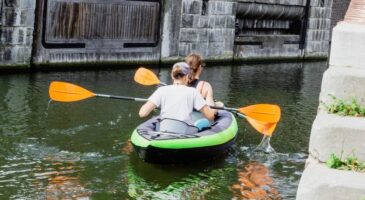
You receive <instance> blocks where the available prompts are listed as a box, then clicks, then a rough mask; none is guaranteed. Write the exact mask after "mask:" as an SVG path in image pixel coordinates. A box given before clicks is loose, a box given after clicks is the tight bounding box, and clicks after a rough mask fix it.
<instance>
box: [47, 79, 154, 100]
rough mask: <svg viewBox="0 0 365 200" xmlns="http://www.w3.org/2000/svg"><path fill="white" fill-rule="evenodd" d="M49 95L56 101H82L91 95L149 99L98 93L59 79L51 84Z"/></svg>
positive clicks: (125, 98)
mask: <svg viewBox="0 0 365 200" xmlns="http://www.w3.org/2000/svg"><path fill="white" fill-rule="evenodd" d="M49 97H50V98H51V99H52V100H54V101H60V102H74V101H81V100H84V99H87V98H91V97H104V98H111V99H123V100H131V101H141V102H145V101H147V99H143V98H136V97H126V96H114V95H107V94H96V93H93V92H91V91H89V90H87V89H85V88H82V87H80V86H78V85H75V84H72V83H67V82H59V81H53V82H52V83H51V85H50V86H49Z"/></svg>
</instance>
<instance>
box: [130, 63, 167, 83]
mask: <svg viewBox="0 0 365 200" xmlns="http://www.w3.org/2000/svg"><path fill="white" fill-rule="evenodd" d="M134 80H135V81H136V82H137V83H140V84H142V85H166V83H162V82H161V81H160V79H158V78H157V76H156V75H155V73H153V72H152V71H151V70H149V69H146V68H143V67H140V68H139V69H138V70H137V72H136V74H135V75H134Z"/></svg>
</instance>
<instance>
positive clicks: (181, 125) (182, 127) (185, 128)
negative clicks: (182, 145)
mask: <svg viewBox="0 0 365 200" xmlns="http://www.w3.org/2000/svg"><path fill="white" fill-rule="evenodd" d="M156 130H157V131H160V132H169V133H176V134H187V133H189V134H192V133H197V132H198V131H199V129H198V128H197V127H195V126H193V125H190V124H188V123H186V122H184V121H180V120H176V119H170V118H164V119H161V120H160V123H158V125H157V127H156Z"/></svg>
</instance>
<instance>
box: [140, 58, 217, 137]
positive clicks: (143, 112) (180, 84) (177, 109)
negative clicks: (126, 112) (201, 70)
mask: <svg viewBox="0 0 365 200" xmlns="http://www.w3.org/2000/svg"><path fill="white" fill-rule="evenodd" d="M189 74H190V67H189V65H188V64H187V63H185V62H179V63H176V64H175V65H174V66H173V68H172V72H171V78H172V80H173V84H172V85H168V86H164V87H159V88H158V89H157V90H156V91H155V92H154V93H153V94H152V95H151V96H150V97H149V98H148V101H147V102H146V103H145V104H144V105H143V106H142V107H141V109H140V110H139V116H140V117H146V116H148V115H149V114H150V113H151V112H152V111H153V110H154V109H155V108H156V107H160V108H161V113H160V116H161V123H160V130H159V131H172V132H177V131H179V130H170V129H171V128H170V127H171V126H170V125H171V123H170V122H171V121H173V122H184V123H187V124H193V121H192V113H193V110H194V109H195V110H197V111H200V112H201V113H202V114H203V115H204V117H206V118H207V119H209V120H214V117H215V114H216V112H217V111H216V110H214V109H211V108H210V107H209V105H208V104H207V102H206V101H205V100H204V98H203V97H202V95H201V94H200V93H199V91H198V90H196V89H195V88H192V87H188V86H187V85H188V83H189ZM165 119H168V120H166V121H169V123H162V122H166V121H165ZM165 124H169V125H166V126H165ZM172 124H174V123H172ZM166 127H167V128H166ZM172 129H174V128H172ZM179 129H181V128H179Z"/></svg>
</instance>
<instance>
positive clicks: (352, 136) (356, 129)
mask: <svg viewBox="0 0 365 200" xmlns="http://www.w3.org/2000/svg"><path fill="white" fill-rule="evenodd" d="M364 122H365V118H362V117H343V116H339V115H334V114H327V113H324V112H319V113H318V115H317V117H316V119H315V120H314V123H313V126H312V131H311V136H310V141H309V153H310V155H311V156H313V157H314V158H316V159H318V160H319V161H320V162H326V161H327V160H328V159H329V158H330V156H331V154H332V153H335V154H337V155H338V156H341V155H342V157H343V158H345V157H347V156H350V155H354V156H356V157H357V158H358V159H359V160H362V161H365V123H364ZM364 187H365V185H364ZM364 197H365V196H364Z"/></svg>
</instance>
